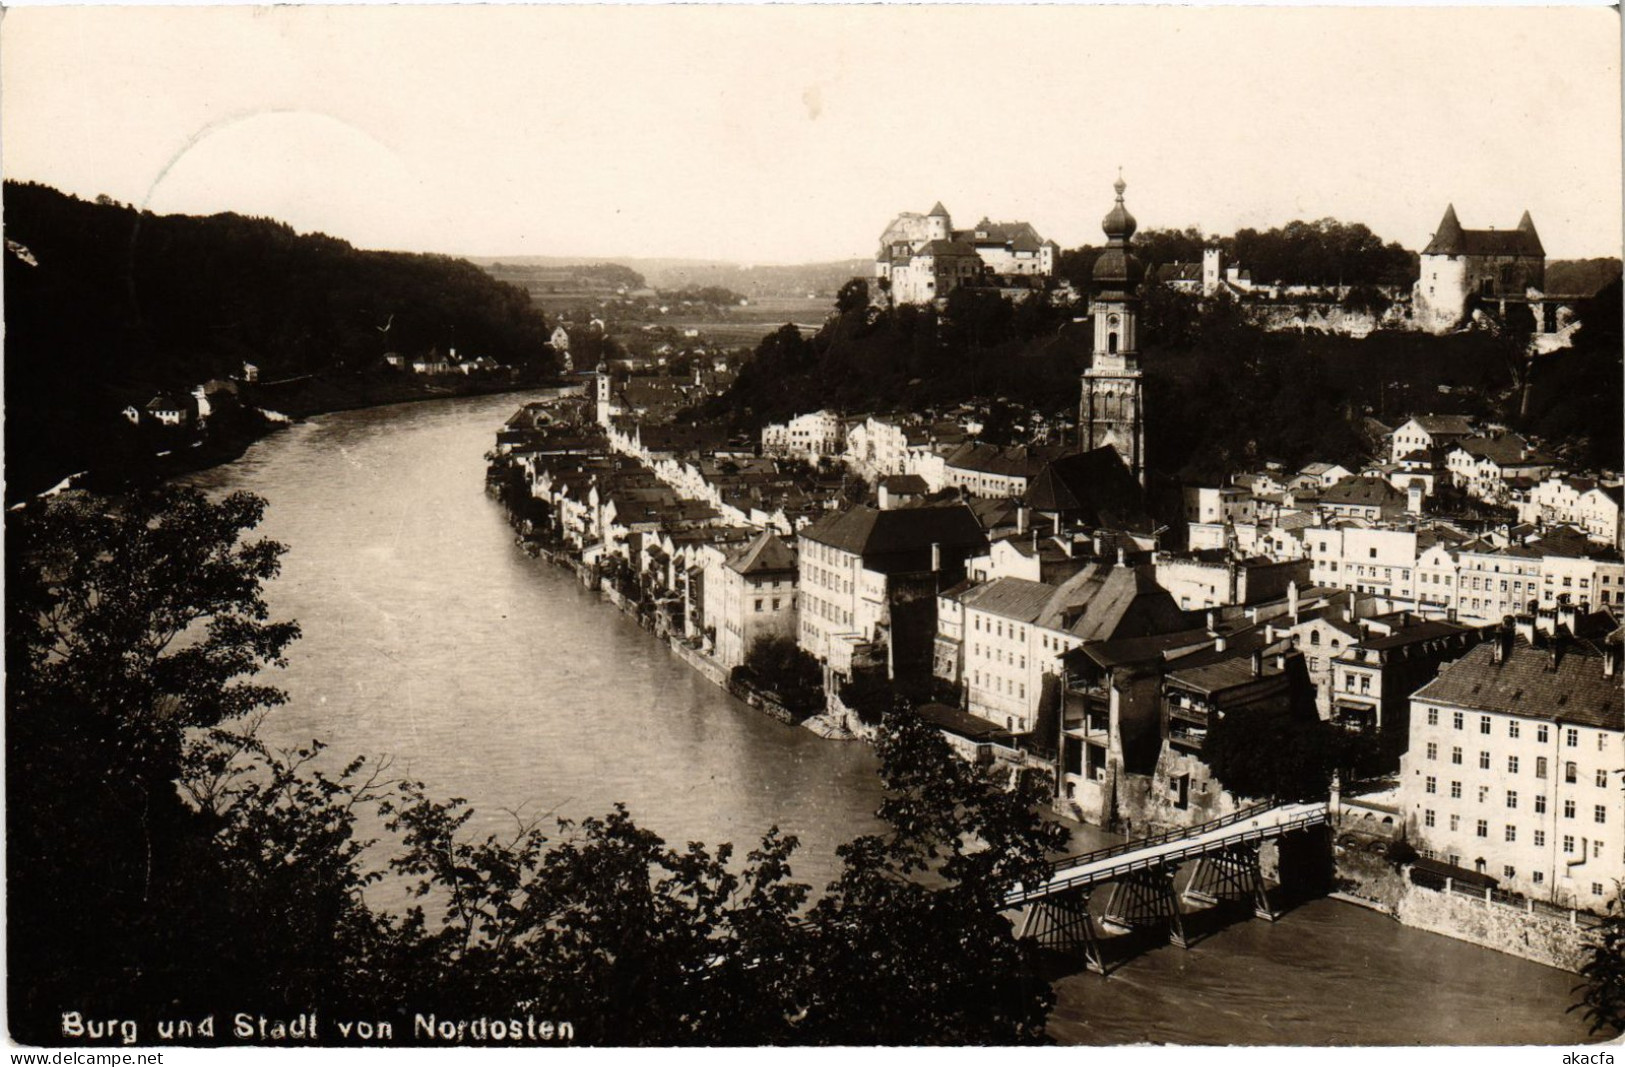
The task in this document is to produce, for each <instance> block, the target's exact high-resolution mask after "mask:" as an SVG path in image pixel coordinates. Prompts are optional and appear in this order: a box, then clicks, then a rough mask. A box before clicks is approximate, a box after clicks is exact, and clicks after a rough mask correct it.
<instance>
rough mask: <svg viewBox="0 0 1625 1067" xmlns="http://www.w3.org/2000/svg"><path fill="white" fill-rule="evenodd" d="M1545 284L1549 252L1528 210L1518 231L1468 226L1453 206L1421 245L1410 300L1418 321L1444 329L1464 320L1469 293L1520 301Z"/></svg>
mask: <svg viewBox="0 0 1625 1067" xmlns="http://www.w3.org/2000/svg"><path fill="white" fill-rule="evenodd" d="M1545 287H1546V250H1545V249H1544V248H1543V247H1541V243H1540V235H1539V234H1537V233H1535V221H1534V219H1532V218H1530V217H1529V212H1527V211H1525V212H1524V213H1523V218H1521V219H1519V220H1518V227H1517V229H1515V230H1495V229H1489V230H1465V229H1462V226H1461V222H1460V221H1458V220H1457V218H1456V207H1455V205H1454V204H1452V205H1450V206H1448V207H1446V208H1445V209H1444V219H1443V220H1442V221H1441V222H1440V223H1439V230H1438V232H1437V233H1435V234H1434V235H1433V240H1432V241H1429V242H1428V246H1427V247H1426V248H1424V249H1422V276H1421V277H1420V278H1418V279H1417V282H1416V289H1415V291H1414V294H1413V299H1412V307H1413V309H1414V312H1413V315H1414V321H1415V323H1416V325H1417V326H1419V327H1420V328H1422V329H1425V330H1429V331H1431V332H1433V333H1443V332H1444V331H1446V330H1450V329H1452V328H1454V327H1455V326H1456V325H1457V323H1459V322H1460V321H1461V319H1462V317H1463V316H1464V315H1465V314H1466V313H1467V301H1468V299H1469V298H1470V297H1474V296H1478V297H1483V298H1485V299H1490V300H1509V299H1511V300H1518V301H1522V300H1524V299H1526V298H1527V295H1528V292H1529V290H1531V289H1535V290H1542V289H1544V288H1545Z"/></svg>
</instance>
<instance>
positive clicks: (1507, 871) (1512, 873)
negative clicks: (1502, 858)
mask: <svg viewBox="0 0 1625 1067" xmlns="http://www.w3.org/2000/svg"><path fill="white" fill-rule="evenodd" d="M1517 876H1518V872H1517V869H1516V868H1513V867H1502V868H1501V877H1502V878H1516V877H1517Z"/></svg>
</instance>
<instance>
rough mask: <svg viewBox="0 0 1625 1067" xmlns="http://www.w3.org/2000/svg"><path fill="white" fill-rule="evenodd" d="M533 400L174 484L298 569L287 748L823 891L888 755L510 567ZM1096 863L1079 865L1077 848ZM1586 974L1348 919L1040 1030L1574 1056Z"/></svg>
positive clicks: (1302, 920)
mask: <svg viewBox="0 0 1625 1067" xmlns="http://www.w3.org/2000/svg"><path fill="white" fill-rule="evenodd" d="M522 399H523V398H522V397H515V396H496V397H472V398H465V399H457V400H443V401H433V402H426V403H417V404H403V405H397V406H393V407H385V408H373V409H367V410H361V411H350V412H343V413H338V414H332V415H324V416H319V417H316V418H314V419H311V420H310V421H308V422H305V423H301V424H298V425H295V426H293V427H291V428H289V429H288V430H286V431H284V432H281V433H278V434H275V435H273V436H271V437H269V438H267V439H265V440H263V441H260V442H258V443H256V444H255V445H254V446H253V447H251V448H250V449H249V450H248V452H247V453H246V454H245V455H244V456H243V457H242V458H240V459H239V460H237V461H235V462H233V463H231V464H229V465H226V466H223V467H218V468H215V469H212V470H209V471H204V472H201V473H198V474H195V475H192V476H190V477H188V478H187V479H185V480H186V481H187V483H188V484H192V485H197V486H199V487H202V488H206V489H209V490H211V491H215V490H218V491H226V490H232V489H246V490H249V491H251V492H254V493H258V494H260V495H261V496H263V497H265V498H266V499H267V500H268V501H269V502H270V506H269V508H268V509H267V513H266V519H265V522H264V524H263V526H262V527H261V532H262V533H263V534H264V535H265V536H268V537H272V538H275V539H277V540H279V541H282V542H283V543H284V544H286V545H287V546H288V552H287V555H286V556H285V557H284V559H283V569H282V574H281V576H280V577H278V578H277V579H276V581H274V582H272V583H271V585H270V587H269V589H268V590H267V600H268V602H269V604H270V606H271V609H272V613H273V616H274V617H277V618H293V619H297V620H298V621H299V623H300V625H301V627H302V628H303V637H302V638H301V640H299V641H298V642H296V643H295V644H294V645H293V646H292V648H291V649H290V652H289V656H288V661H289V662H288V666H287V667H286V669H284V670H281V671H277V672H274V675H275V676H274V677H273V678H272V679H271V680H272V681H273V682H274V683H275V684H278V685H280V686H282V687H283V688H284V689H286V690H287V691H288V694H289V698H290V699H289V702H288V704H287V705H286V706H285V707H283V708H280V709H277V710H276V711H275V712H273V713H272V715H271V716H270V718H269V720H268V722H267V725H266V728H265V730H266V736H267V737H268V738H270V739H271V740H272V741H274V742H276V743H279V744H294V743H298V742H302V741H308V740H310V739H312V738H320V739H321V740H322V741H324V742H326V743H327V744H328V746H329V748H330V751H331V752H332V753H333V754H334V757H335V761H337V760H338V759H340V758H348V757H349V756H351V755H355V754H367V755H371V756H384V755H387V756H389V757H391V758H392V759H393V760H394V765H393V769H394V771H395V772H397V773H400V774H405V775H409V776H411V777H412V778H415V779H419V780H422V781H423V782H425V783H426V784H427V786H428V787H429V790H430V792H431V793H432V794H433V795H437V796H441V797H451V796H458V797H464V798H466V799H467V800H468V801H469V802H470V803H471V804H472V805H473V806H474V807H475V808H476V809H477V810H478V811H479V812H480V818H479V821H478V822H477V823H476V824H475V825H476V826H479V827H482V828H484V829H488V830H490V831H492V832H495V831H499V830H501V829H502V828H503V827H504V826H511V825H512V824H513V817H512V815H510V814H508V813H509V812H518V813H521V814H522V815H524V816H537V815H543V816H546V817H548V818H549V819H550V818H551V816H552V815H553V814H557V815H559V816H565V817H569V818H573V819H579V818H582V817H585V816H591V815H599V814H603V813H604V812H606V811H608V810H609V809H610V806H611V805H612V804H614V803H615V802H617V801H620V802H624V803H625V804H626V805H627V807H628V808H629V810H630V811H631V813H632V816H633V817H634V819H635V820H636V821H637V822H638V823H639V824H640V825H642V826H645V827H647V828H649V829H651V830H654V831H655V832H657V833H659V834H660V835H661V836H663V837H665V838H666V839H667V840H668V841H669V842H672V843H673V844H675V845H678V846H680V845H681V844H683V843H685V842H688V841H691V840H694V841H704V842H707V843H709V844H713V845H714V844H716V843H718V842H723V841H731V842H733V843H734V844H735V846H736V847H737V848H738V849H739V851H740V853H741V854H742V853H743V852H744V851H746V850H748V849H749V847H750V846H751V845H752V844H754V842H755V841H756V840H757V839H758V838H759V837H760V835H761V833H762V832H763V831H764V830H766V829H767V828H768V827H769V826H774V825H777V826H778V827H779V828H780V829H782V830H784V831H785V832H787V833H793V834H795V835H796V836H797V837H798V838H800V840H801V842H802V848H801V852H800V853H799V855H798V858H797V861H796V862H795V864H794V871H795V875H796V877H797V878H798V879H800V880H802V881H806V882H809V883H811V884H812V885H813V886H814V887H815V888H816V887H821V886H822V885H823V884H824V883H826V882H827V881H828V880H829V879H830V878H831V877H833V875H834V874H835V872H836V869H837V865H838V861H837V860H836V858H835V855H834V851H835V847H836V846H837V845H838V844H839V843H840V842H842V841H845V840H848V839H850V838H851V837H854V836H856V835H857V834H860V833H863V832H866V831H868V830H871V829H873V828H875V827H876V825H877V823H876V820H875V819H874V815H873V812H874V810H875V808H876V806H877V804H878V803H879V800H880V789H879V783H878V781H877V779H876V777H875V773H874V772H875V766H876V763H875V759H874V757H873V755H872V754H871V752H870V751H869V750H868V749H867V748H866V747H865V746H863V745H861V744H855V743H849V742H836V741H826V740H823V739H821V738H819V737H817V736H815V735H813V734H812V733H810V732H808V731H806V730H802V729H799V728H797V727H790V726H784V725H782V724H780V723H778V722H775V721H773V720H772V719H769V718H768V717H767V716H765V715H762V714H761V713H759V712H755V711H752V710H751V709H750V708H748V707H746V706H745V705H743V704H741V703H740V702H739V701H737V700H734V699H733V698H732V697H730V696H728V695H727V694H726V693H724V692H722V691H721V690H719V689H717V688H716V687H715V686H712V685H711V684H709V683H708V682H706V681H705V680H703V679H702V678H701V677H700V676H699V675H698V674H696V673H695V672H693V671H692V670H690V669H689V668H688V667H687V666H685V665H684V664H683V663H682V662H681V661H679V660H678V659H677V658H676V657H675V656H674V655H672V653H671V652H670V651H669V650H668V649H667V648H665V647H664V645H663V644H661V643H660V642H658V641H656V640H655V639H654V638H653V637H652V636H651V635H649V634H647V633H645V632H644V631H643V630H641V629H639V628H638V626H637V625H636V624H635V623H634V622H632V621H631V620H629V619H628V618H626V617H625V616H624V615H622V614H620V613H619V612H618V611H616V610H614V608H612V607H611V606H609V605H608V604H605V603H602V602H600V600H599V598H598V597H597V595H596V594H593V593H590V592H588V591H586V590H584V589H582V588H581V587H580V586H579V585H578V584H577V583H576V582H575V579H574V576H573V575H571V574H570V573H569V572H567V571H564V570H562V569H560V568H557V567H554V566H552V565H550V564H547V563H544V562H541V561H539V560H535V559H532V558H530V557H529V556H527V555H525V554H524V553H523V552H521V551H520V550H519V549H518V548H517V547H516V545H515V544H514V540H513V536H512V533H511V531H510V530H509V528H508V526H507V524H506V522H505V521H504V518H503V515H502V512H501V508H500V506H499V505H497V504H496V503H495V502H494V501H492V500H491V499H490V498H489V497H487V496H486V495H485V493H484V491H483V485H484V482H483V475H484V458H483V457H484V453H485V452H486V450H487V449H489V448H490V447H491V443H492V441H493V439H494V434H495V431H496V428H497V426H498V425H499V424H500V423H501V422H502V421H503V420H504V419H505V418H506V417H507V416H508V415H509V414H510V413H511V412H512V411H513V409H514V408H516V407H518V405H519V403H520V402H521V400H522ZM1083 844H1087V842H1083ZM1575 981H1576V979H1575V977H1574V976H1573V975H1570V974H1567V973H1564V972H1562V971H1557V970H1553V969H1551V968H1547V967H1542V966H1540V965H1538V964H1534V963H1529V962H1526V961H1523V960H1518V959H1514V958H1512V957H1510V956H1504V955H1501V954H1499V953H1496V952H1491V951H1488V950H1486V949H1480V948H1476V947H1473V946H1470V945H1467V944H1464V943H1461V942H1457V941H1452V940H1450V939H1448V938H1443V937H1439V936H1437V935H1433V934H1428V933H1424V932H1421V931H1418V930H1412V929H1408V928H1405V927H1402V926H1400V925H1398V924H1397V923H1395V922H1393V921H1392V920H1390V919H1388V918H1386V917H1384V916H1381V915H1377V914H1375V913H1372V912H1368V911H1364V910H1361V909H1359V908H1357V907H1353V906H1351V905H1346V904H1342V903H1338V902H1336V901H1330V900H1322V901H1316V902H1313V903H1311V904H1308V905H1306V906H1303V907H1300V908H1297V909H1295V910H1293V911H1291V912H1289V913H1288V914H1287V915H1286V916H1285V917H1283V918H1282V919H1281V920H1280V921H1279V922H1277V923H1274V924H1270V923H1265V922H1259V921H1249V922H1241V923H1237V924H1235V925H1233V926H1230V927H1228V928H1225V929H1223V930H1221V931H1219V932H1218V933H1216V934H1213V935H1212V936H1210V937H1208V938H1207V939H1206V940H1202V941H1200V942H1198V943H1197V944H1196V945H1195V946H1194V947H1193V948H1192V949H1190V950H1189V951H1185V950H1181V949H1178V948H1173V947H1160V948H1156V949H1154V950H1152V951H1149V952H1147V953H1144V954H1143V955H1141V956H1139V957H1137V958H1135V959H1132V960H1130V961H1129V962H1128V963H1126V964H1125V965H1123V966H1122V967H1120V968H1119V969H1117V970H1115V971H1113V972H1112V975H1111V977H1110V978H1107V979H1102V978H1100V977H1099V976H1097V975H1093V974H1087V973H1078V974H1073V975H1068V976H1065V977H1062V978H1061V979H1059V980H1058V981H1057V983H1056V989H1057V994H1058V1000H1057V1005H1056V1008H1055V1010H1054V1012H1053V1014H1052V1017H1051V1025H1050V1033H1051V1035H1052V1036H1053V1037H1054V1038H1056V1039H1057V1040H1060V1041H1063V1042H1068V1043H1082V1044H1125V1043H1132V1042H1143V1041H1152V1042H1177V1043H1185V1044H1219V1045H1223V1044H1246V1043H1270V1044H1307V1045H1332V1044H1353V1043H1380V1044H1445V1043H1472V1044H1524V1043H1535V1044H1570V1043H1575V1042H1578V1041H1581V1040H1583V1039H1584V1038H1585V1028H1584V1026H1583V1025H1581V1023H1580V1021H1579V1018H1578V1015H1577V1013H1575V1014H1566V1013H1565V1011H1564V1009H1565V1008H1566V1007H1567V1005H1568V1004H1569V1003H1570V994H1569V990H1570V988H1571V987H1572V986H1573V985H1574V982H1575Z"/></svg>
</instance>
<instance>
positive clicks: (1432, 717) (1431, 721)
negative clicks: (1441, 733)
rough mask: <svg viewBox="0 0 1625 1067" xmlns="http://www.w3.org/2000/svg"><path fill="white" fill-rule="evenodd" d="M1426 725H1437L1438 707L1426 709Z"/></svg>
mask: <svg viewBox="0 0 1625 1067" xmlns="http://www.w3.org/2000/svg"><path fill="white" fill-rule="evenodd" d="M1428 725H1429V726H1437V725H1439V709H1438V708H1429V709H1428Z"/></svg>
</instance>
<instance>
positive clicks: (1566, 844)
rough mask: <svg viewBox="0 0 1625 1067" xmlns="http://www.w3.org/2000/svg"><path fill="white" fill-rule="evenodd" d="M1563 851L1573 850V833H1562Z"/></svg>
mask: <svg viewBox="0 0 1625 1067" xmlns="http://www.w3.org/2000/svg"><path fill="white" fill-rule="evenodd" d="M1563 851H1564V852H1573V851H1574V837H1573V835H1571V834H1564V835H1563Z"/></svg>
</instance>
